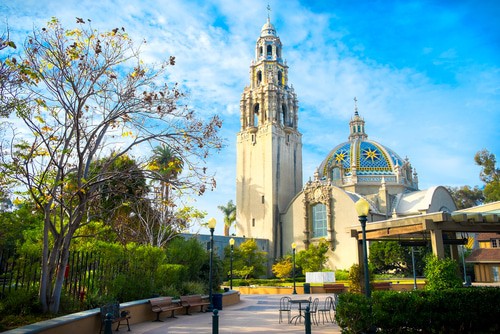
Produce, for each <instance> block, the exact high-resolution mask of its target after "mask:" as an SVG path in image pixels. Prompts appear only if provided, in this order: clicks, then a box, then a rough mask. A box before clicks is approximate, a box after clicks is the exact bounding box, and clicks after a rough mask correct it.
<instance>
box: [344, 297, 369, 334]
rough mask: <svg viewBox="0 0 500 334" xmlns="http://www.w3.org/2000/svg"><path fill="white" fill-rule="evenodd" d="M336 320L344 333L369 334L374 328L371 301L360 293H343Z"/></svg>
mask: <svg viewBox="0 0 500 334" xmlns="http://www.w3.org/2000/svg"><path fill="white" fill-rule="evenodd" d="M335 320H336V321H337V324H338V325H339V326H340V328H342V333H346V334H351V333H362V332H365V333H366V332H368V331H369V329H370V328H371V326H372V320H371V315H370V300H369V299H368V298H366V296H365V295H362V294H358V293H341V294H340V295H339V299H338V304H337V309H336V311H335Z"/></svg>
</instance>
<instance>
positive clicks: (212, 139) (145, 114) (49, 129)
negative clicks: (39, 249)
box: [3, 18, 221, 313]
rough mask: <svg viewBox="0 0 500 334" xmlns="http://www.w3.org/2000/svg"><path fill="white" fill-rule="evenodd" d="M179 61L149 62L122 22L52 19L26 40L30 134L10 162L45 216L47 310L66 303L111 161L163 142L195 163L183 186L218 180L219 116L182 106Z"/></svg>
mask: <svg viewBox="0 0 500 334" xmlns="http://www.w3.org/2000/svg"><path fill="white" fill-rule="evenodd" d="M174 62H175V60H174V58H173V57H171V58H170V59H169V60H168V61H167V62H166V63H163V64H159V66H157V67H155V66H151V65H146V64H144V63H143V62H142V60H141V58H140V48H139V47H136V46H135V45H134V44H133V43H132V42H131V40H130V39H129V37H128V35H127V33H126V32H125V29H124V28H116V29H113V30H111V31H106V32H103V33H101V32H99V31H97V30H95V29H92V27H91V26H90V20H88V21H84V20H83V19H80V18H77V28H75V29H71V30H67V29H64V28H63V27H62V26H61V24H60V23H59V21H58V20H57V19H55V18H54V19H52V20H51V21H50V22H49V23H48V24H47V26H46V27H44V28H42V29H41V30H35V31H33V34H32V36H30V37H29V38H28V39H27V41H26V43H25V45H24V57H23V59H21V60H20V61H19V62H17V64H18V66H17V67H15V68H16V70H17V72H16V75H17V76H18V77H19V78H22V79H23V80H22V81H21V82H20V87H21V88H22V90H23V94H25V96H32V97H33V98H30V99H28V100H26V103H25V104H24V105H22V106H20V107H18V111H17V114H18V115H19V117H21V118H22V121H23V122H24V126H25V128H24V129H22V131H23V132H24V133H26V132H28V133H30V134H31V135H29V136H26V135H24V138H17V137H15V138H14V139H13V144H12V148H13V149H12V152H11V155H10V159H9V160H7V159H6V158H5V157H4V160H3V165H4V166H5V167H6V168H8V170H9V173H10V174H9V175H10V177H11V178H15V179H16V181H18V182H19V183H20V184H22V185H24V187H25V189H26V191H27V196H29V198H30V199H31V200H33V201H34V202H35V203H36V204H37V206H38V207H39V208H40V209H41V210H42V211H43V214H44V231H43V255H42V256H43V259H42V278H41V282H40V283H41V284H40V301H41V303H42V306H43V310H44V311H46V312H52V313H56V312H58V310H59V301H60V296H61V289H62V286H63V281H64V270H63V269H64V268H65V267H66V264H67V262H68V255H69V249H70V245H71V240H72V238H73V237H74V235H75V233H76V231H77V230H78V229H79V228H80V227H82V226H83V225H85V224H87V222H88V220H87V219H86V218H87V217H86V215H87V212H88V205H89V203H91V201H92V200H93V199H94V198H96V197H97V196H99V188H100V185H101V184H103V183H104V182H106V181H109V180H111V179H113V178H115V177H117V176H118V175H117V173H118V172H114V171H113V169H112V168H111V166H112V165H113V161H114V160H115V159H117V158H118V157H120V156H122V155H124V154H127V153H130V152H131V151H132V150H133V149H134V148H138V147H139V148H140V149H141V150H143V151H144V150H145V149H147V148H149V147H154V146H157V145H161V144H165V145H168V146H169V147H170V148H172V149H173V150H174V151H175V152H176V154H178V155H179V156H180V158H181V159H182V161H183V164H184V166H185V169H186V170H188V172H186V173H183V176H182V177H177V178H176V180H175V182H176V186H177V187H178V188H183V189H192V190H193V191H195V192H197V193H203V192H204V190H205V188H206V187H207V186H208V187H210V186H214V185H215V181H214V180H213V179H212V178H211V177H209V176H207V175H206V174H205V167H204V164H203V162H204V159H205V158H206V157H207V156H208V155H209V154H210V153H211V152H212V151H213V150H218V149H220V146H221V140H220V138H219V137H218V130H219V128H220V127H221V121H220V120H219V118H218V117H217V116H214V117H212V118H210V119H209V120H202V119H199V118H197V116H196V115H195V113H194V112H193V111H192V110H190V109H189V108H187V107H185V106H181V101H182V98H183V94H182V93H181V92H180V91H179V89H178V88H177V86H176V85H173V86H168V85H166V84H161V82H162V80H164V75H165V71H166V70H167V68H168V66H170V65H174ZM110 152H114V154H110ZM99 159H100V164H99V165H100V166H99V170H93V166H94V165H95V164H93V162H95V161H97V160H99ZM102 159H104V161H103V160H102ZM106 159H107V160H106ZM142 168H143V171H144V173H145V175H147V177H148V178H150V179H155V178H158V179H161V174H160V173H158V172H156V171H154V170H150V169H148V167H147V165H146V164H143V166H142Z"/></svg>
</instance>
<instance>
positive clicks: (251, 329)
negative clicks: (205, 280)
mask: <svg viewBox="0 0 500 334" xmlns="http://www.w3.org/2000/svg"><path fill="white" fill-rule="evenodd" d="M283 296H284V295H241V302H240V303H238V304H235V305H231V306H227V307H224V309H223V310H221V311H220V312H219V333H221V334H222V333H226V334H229V333H305V327H304V323H303V322H302V323H297V324H296V325H295V324H288V323H287V316H286V315H285V314H283V318H284V319H285V322H283V323H281V324H280V323H279V321H278V314H279V312H278V309H279V302H280V298H281V297H283ZM310 296H311V297H312V298H319V300H320V305H321V302H322V301H324V300H325V298H326V297H327V296H328V295H327V294H314V295H310ZM290 297H292V298H294V297H295V296H290ZM297 297H298V298H301V299H303V298H304V297H309V295H299V296H297ZM296 314H298V310H297V307H296V306H294V307H293V308H292V316H294V315H296ZM161 319H162V320H164V321H163V322H143V323H140V324H134V325H132V326H131V332H130V333H136V334H139V333H141V334H142V333H143V334H165V333H168V334H171V333H175V334H180V333H212V313H211V312H206V313H198V312H194V313H193V315H191V316H189V315H179V316H177V318H175V319H171V318H165V317H163V318H161ZM120 331H123V330H120ZM311 332H312V333H318V334H320V333H321V334H326V333H328V334H335V333H340V328H339V327H338V326H337V325H336V324H332V323H331V322H330V323H326V322H325V324H322V322H321V319H320V322H319V325H318V326H317V325H314V324H312V325H311Z"/></svg>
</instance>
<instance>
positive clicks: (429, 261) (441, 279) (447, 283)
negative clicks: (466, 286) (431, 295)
mask: <svg viewBox="0 0 500 334" xmlns="http://www.w3.org/2000/svg"><path fill="white" fill-rule="evenodd" d="M424 273H425V277H426V278H427V283H426V285H425V288H426V289H427V290H442V289H447V288H458V287H461V286H462V279H461V278H460V270H459V266H458V263H457V262H456V261H455V260H453V259H450V258H445V259H438V258H437V257H436V256H435V255H432V254H431V255H429V256H428V257H427V258H426V264H425V269H424Z"/></svg>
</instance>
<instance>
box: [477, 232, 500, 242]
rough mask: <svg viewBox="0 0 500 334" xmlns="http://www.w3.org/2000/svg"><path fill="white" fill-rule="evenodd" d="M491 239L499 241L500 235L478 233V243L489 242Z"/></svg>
mask: <svg viewBox="0 0 500 334" xmlns="http://www.w3.org/2000/svg"><path fill="white" fill-rule="evenodd" d="M491 239H500V234H498V233H478V234H477V240H478V241H489V240H491Z"/></svg>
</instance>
